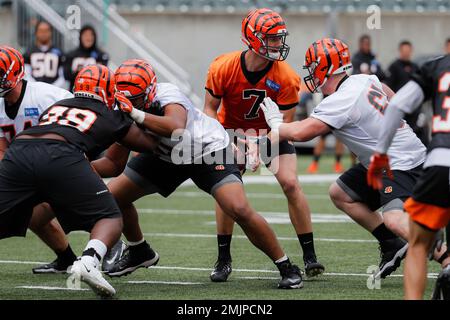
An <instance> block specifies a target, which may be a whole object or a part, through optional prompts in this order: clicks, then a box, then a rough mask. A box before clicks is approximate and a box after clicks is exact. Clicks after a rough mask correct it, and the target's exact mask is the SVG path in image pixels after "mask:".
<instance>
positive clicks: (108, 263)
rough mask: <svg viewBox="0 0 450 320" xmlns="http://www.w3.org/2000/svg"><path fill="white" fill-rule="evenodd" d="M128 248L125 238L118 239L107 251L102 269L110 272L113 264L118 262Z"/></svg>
mask: <svg viewBox="0 0 450 320" xmlns="http://www.w3.org/2000/svg"><path fill="white" fill-rule="evenodd" d="M126 248H127V244H126V243H125V242H124V241H123V240H119V241H117V243H116V244H115V245H114V246H113V247H112V248H111V249H110V250H108V252H107V253H106V255H105V256H104V257H103V262H102V270H103V271H105V272H108V271H109V270H110V269H111V268H112V267H113V265H114V264H115V263H116V262H118V261H119V260H120V259H121V258H122V256H123V252H124V251H125V249H126Z"/></svg>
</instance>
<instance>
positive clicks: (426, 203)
mask: <svg viewBox="0 0 450 320" xmlns="http://www.w3.org/2000/svg"><path fill="white" fill-rule="evenodd" d="M428 99H431V100H432V102H433V119H432V140H431V143H430V145H429V147H428V155H427V159H426V161H425V163H424V165H423V169H424V170H423V173H422V175H421V176H420V179H419V181H418V182H417V184H416V185H415V186H414V190H413V192H412V195H411V197H410V198H408V200H407V201H406V202H405V210H406V211H407V212H408V214H409V226H410V230H411V231H410V237H409V249H408V254H407V257H406V262H405V270H404V274H405V282H404V284H405V299H422V298H423V294H424V291H425V287H426V272H427V262H426V257H427V254H428V251H429V249H430V248H431V247H432V244H433V240H434V235H435V233H436V232H437V231H438V230H440V229H441V228H444V227H446V226H447V251H446V252H445V253H444V254H443V255H442V256H441V257H440V258H439V259H438V260H439V262H441V263H442V267H443V270H442V271H441V273H440V274H439V276H438V279H437V282H436V287H435V294H434V298H435V299H445V300H450V258H449V255H448V245H449V244H450V232H449V231H450V230H449V228H448V223H449V221H450V54H447V55H444V56H441V57H438V58H436V59H433V60H431V61H429V62H427V63H425V64H424V65H423V66H422V67H421V68H420V70H419V71H418V72H417V73H416V74H414V75H413V76H412V79H411V80H410V81H409V82H408V83H407V84H406V85H405V86H404V87H403V88H401V89H400V90H399V91H398V92H397V94H396V95H395V96H394V97H393V98H392V100H391V102H390V103H389V108H388V109H387V111H386V113H385V117H384V120H383V122H382V124H381V127H380V130H379V140H378V144H377V146H376V148H375V150H374V151H375V153H374V155H373V157H372V161H371V164H370V167H369V174H368V182H369V184H371V185H372V186H374V187H375V188H377V189H378V188H380V185H381V181H382V179H383V176H384V175H383V173H384V172H385V171H386V172H390V170H391V169H390V168H391V167H394V166H395V160H394V159H393V158H392V155H391V154H390V150H391V149H392V148H394V147H393V146H391V145H394V144H395V138H394V142H392V140H393V137H394V136H395V134H396V132H398V131H399V130H400V129H398V128H399V124H401V123H402V121H403V120H402V118H403V117H404V116H405V114H410V113H412V112H414V111H415V110H416V109H417V108H418V107H419V106H420V105H421V103H422V102H424V101H426V100H428ZM389 161H390V162H391V164H389Z"/></svg>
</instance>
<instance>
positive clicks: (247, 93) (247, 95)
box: [242, 89, 266, 120]
mask: <svg viewBox="0 0 450 320" xmlns="http://www.w3.org/2000/svg"><path fill="white" fill-rule="evenodd" d="M265 97H266V90H258V89H247V90H244V91H242V99H244V100H248V99H252V98H256V99H255V101H254V102H253V105H252V108H251V109H250V111H249V112H248V113H247V114H245V116H244V118H245V120H251V119H256V118H259V108H260V106H259V105H260V104H261V103H262V102H263V100H264V98H265Z"/></svg>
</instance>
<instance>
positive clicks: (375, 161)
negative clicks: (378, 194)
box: [367, 152, 394, 190]
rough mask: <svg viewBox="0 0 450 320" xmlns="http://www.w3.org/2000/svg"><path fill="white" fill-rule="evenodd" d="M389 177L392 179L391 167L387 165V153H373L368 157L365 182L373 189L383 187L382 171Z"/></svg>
mask: <svg viewBox="0 0 450 320" xmlns="http://www.w3.org/2000/svg"><path fill="white" fill-rule="evenodd" d="M384 172H386V175H387V176H388V177H389V178H390V179H394V175H393V174H392V171H391V167H390V166H389V157H388V156H387V154H380V153H377V152H376V153H374V154H373V156H372V157H371V158H370V165H369V169H368V170H367V184H368V185H369V186H371V187H372V188H374V189H378V190H380V189H381V188H383V173H384Z"/></svg>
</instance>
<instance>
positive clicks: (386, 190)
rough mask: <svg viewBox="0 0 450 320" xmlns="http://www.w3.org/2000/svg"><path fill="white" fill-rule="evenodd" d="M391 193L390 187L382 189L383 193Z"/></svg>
mask: <svg viewBox="0 0 450 320" xmlns="http://www.w3.org/2000/svg"><path fill="white" fill-rule="evenodd" d="M391 192H392V186H388V187H386V188H384V193H391Z"/></svg>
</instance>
